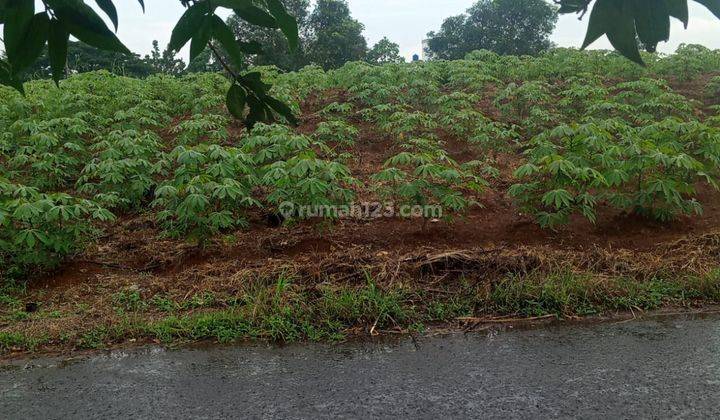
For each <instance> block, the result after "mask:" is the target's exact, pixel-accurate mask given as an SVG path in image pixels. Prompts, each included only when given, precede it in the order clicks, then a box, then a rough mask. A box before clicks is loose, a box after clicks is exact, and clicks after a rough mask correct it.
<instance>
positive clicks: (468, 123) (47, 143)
mask: <svg viewBox="0 0 720 420" xmlns="http://www.w3.org/2000/svg"><path fill="white" fill-rule="evenodd" d="M645 58H646V61H647V62H648V66H647V67H646V68H643V67H640V66H637V65H635V64H633V63H631V62H629V61H627V60H625V59H623V58H620V57H619V56H616V55H615V54H611V53H606V52H578V51H573V50H554V51H552V52H550V53H548V54H546V55H543V56H541V57H538V58H532V57H512V56H506V57H500V56H497V55H495V54H492V53H489V52H475V53H472V54H470V55H469V56H468V57H467V59H466V60H461V61H452V62H443V61H433V62H427V63H413V64H392V65H384V66H370V65H367V64H364V63H351V64H348V65H346V66H345V67H343V68H341V69H339V70H335V71H330V72H324V71H323V70H321V69H319V68H315V67H307V68H305V69H303V70H302V71H300V72H297V73H287V74H282V73H279V72H278V71H276V70H275V69H272V68H257V69H254V70H253V71H255V72H257V73H258V74H257V75H258V76H259V77H262V80H264V81H265V82H267V83H271V84H273V88H272V94H273V95H274V96H276V97H278V98H279V99H281V100H283V101H286V103H288V104H290V105H291V107H292V109H293V110H294V111H295V113H296V114H297V115H298V117H299V120H300V124H299V125H298V126H297V127H292V126H290V125H284V124H280V123H279V124H274V125H265V124H258V125H256V126H255V127H252V128H249V127H243V126H242V124H241V123H239V122H238V121H237V120H234V119H232V117H231V116H230V115H229V113H228V112H227V110H226V109H225V106H224V103H225V97H224V95H225V92H226V90H227V88H228V82H227V81H226V79H225V78H224V77H223V76H222V75H217V74H199V75H191V76H186V77H183V78H179V79H175V78H171V77H167V76H152V77H149V78H147V79H144V80H138V79H130V78H124V77H119V76H114V75H111V74H109V73H106V72H95V73H85V74H80V75H75V76H73V77H71V78H69V79H68V80H65V81H63V82H61V83H60V88H56V87H55V86H54V84H53V83H52V82H51V81H33V82H29V83H27V84H26V85H25V90H26V95H25V96H21V95H20V94H18V93H17V92H15V91H13V90H11V89H5V88H0V89H2V95H1V96H0V225H1V226H2V230H1V231H0V278H2V281H3V288H2V289H0V352H3V353H9V352H17V351H27V350H35V349H63V350H70V349H75V348H97V347H104V346H108V345H111V344H113V343H119V342H127V341H128V340H140V341H145V340H159V341H174V340H200V339H213V340H218V341H223V342H224V341H231V340H237V339H248V338H269V339H273V340H281V341H292V340H302V339H310V340H326V339H331V340H333V339H341V338H343V337H346V336H348V335H352V334H367V333H370V334H375V333H377V332H382V331H385V332H387V331H392V332H414V331H422V330H424V329H425V328H426V327H427V326H429V325H433V324H437V323H443V324H451V325H460V326H463V327H466V328H469V327H472V326H473V325H476V324H478V323H482V322H483V320H488V319H490V320H493V321H498V320H503V319H506V318H515V317H547V316H555V317H560V318H567V317H574V316H579V315H602V314H608V313H613V312H615V311H624V310H625V311H626V310H633V311H634V310H641V311H642V310H650V309H658V308H662V307H667V306H678V305H679V306H684V307H689V306H700V305H707V304H713V303H720V271H719V270H718V268H720V266H719V265H718V263H720V193H718V191H717V190H718V179H719V178H718V177H719V176H720V106H718V105H720V52H718V51H709V50H706V49H704V48H702V47H696V46H686V47H683V48H681V49H680V50H679V51H678V53H677V54H675V55H672V56H667V57H660V58H659V57H655V56H650V55H648V56H646V57H645ZM288 203H292V206H291V207H288ZM380 203H381V204H380ZM390 203H392V206H394V207H393V208H394V209H395V211H396V212H395V213H394V214H390V213H388V212H387V207H388V206H390ZM306 206H325V207H323V208H330V207H329V206H335V207H334V208H341V209H342V208H346V207H344V206H347V208H350V207H352V206H361V208H363V209H364V210H365V214H363V215H361V216H357V215H355V217H335V216H337V215H336V214H325V215H324V216H325V217H303V214H302V212H301V211H300V209H303V208H306ZM288 208H290V210H288ZM401 208H414V209H419V208H426V209H427V208H433V209H441V210H442V214H441V215H440V214H435V213H433V214H424V215H419V214H415V215H408V214H402V215H400V214H398V210H399V209H401ZM403 216H407V217H403Z"/></svg>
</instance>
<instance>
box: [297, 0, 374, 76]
mask: <svg viewBox="0 0 720 420" xmlns="http://www.w3.org/2000/svg"><path fill="white" fill-rule="evenodd" d="M364 29H365V26H364V25H363V24H362V23H360V22H358V21H357V20H355V19H353V18H352V16H351V15H350V8H349V7H348V4H347V2H346V1H345V0H318V2H317V5H316V6H315V10H314V11H313V12H312V14H311V15H310V17H309V19H308V57H309V59H310V61H311V62H312V63H314V64H317V65H319V66H322V67H323V68H325V69H332V68H338V67H341V66H342V65H343V64H345V63H347V62H348V61H357V60H362V59H363V58H365V54H366V53H367V41H366V40H365V37H364V36H363V34H362V32H363V30H364Z"/></svg>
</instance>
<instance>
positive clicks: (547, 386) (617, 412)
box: [0, 317, 720, 419]
mask: <svg viewBox="0 0 720 420" xmlns="http://www.w3.org/2000/svg"><path fill="white" fill-rule="evenodd" d="M439 415H442V416H446V417H448V416H449V417H455V418H457V417H482V418H488V417H495V418H548V417H553V418H555V417H562V418H566V417H583V418H601V417H608V416H611V418H616V417H620V418H637V417H641V418H649V417H654V418H670V417H672V418H678V417H679V418H698V417H702V418H718V417H720V318H718V317H711V318H707V317H706V318H702V319H689V318H671V319H667V318H659V319H655V320H647V321H634V322H628V323H623V324H602V325H571V326H567V325H564V326H563V325H560V326H550V327H542V328H538V329H531V330H517V329H515V330H509V331H502V332H497V331H495V332H494V331H484V332H482V333H477V334H471V335H452V336H445V337H435V338H423V339H421V340H419V341H417V342H413V341H412V340H409V339H403V340H400V341H394V342H387V341H385V342H383V343H364V344H357V343H355V344H342V345H335V346H333V345H314V344H313V345H297V346H287V347H283V348H278V347H271V346H251V347H247V346H244V347H238V346H236V347H220V348H203V349H186V350H175V351H164V350H161V349H158V348H149V349H143V350H137V351H130V352H123V351H116V352H112V353H107V354H103V355H99V356H93V357H90V358H87V359H83V360H81V361H76V362H70V363H65V362H62V361H60V360H56V359H44V360H34V361H30V362H28V361H25V362H14V363H13V364H12V365H6V366H4V367H0V418H3V419H5V418H83V419H84V418H118V417H121V418H129V417H131V418H149V417H151V418H188V417H190V418H227V417H251V418H274V417H280V418H319V417H320V418H337V417H349V418H368V417H401V418H407V417H412V418H437V417H438V416H439Z"/></svg>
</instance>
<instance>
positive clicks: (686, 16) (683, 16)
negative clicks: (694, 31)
mask: <svg viewBox="0 0 720 420" xmlns="http://www.w3.org/2000/svg"><path fill="white" fill-rule="evenodd" d="M665 2H666V3H667V9H668V12H669V13H670V16H672V17H674V18H676V19H679V20H680V22H682V23H683V25H685V29H687V27H688V22H689V21H690V12H689V11H688V0H666V1H665Z"/></svg>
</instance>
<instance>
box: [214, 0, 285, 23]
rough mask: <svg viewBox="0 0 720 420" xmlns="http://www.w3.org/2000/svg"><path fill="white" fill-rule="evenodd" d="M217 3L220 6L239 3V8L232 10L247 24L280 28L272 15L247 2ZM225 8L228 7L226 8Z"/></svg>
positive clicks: (234, 7) (235, 7)
mask: <svg viewBox="0 0 720 420" xmlns="http://www.w3.org/2000/svg"><path fill="white" fill-rule="evenodd" d="M216 3H217V4H218V5H219V6H223V4H229V3H233V4H236V3H237V6H233V7H231V8H232V9H233V10H234V11H235V14H236V15H238V17H240V18H241V19H243V20H245V21H246V22H248V23H251V24H253V25H257V26H262V27H265V28H277V27H278V23H277V21H276V20H275V18H274V17H272V15H270V14H269V13H268V12H266V11H265V10H263V9H261V8H259V7H257V6H255V5H252V4H246V3H247V2H245V1H227V0H225V1H216ZM224 7H228V6H224Z"/></svg>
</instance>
